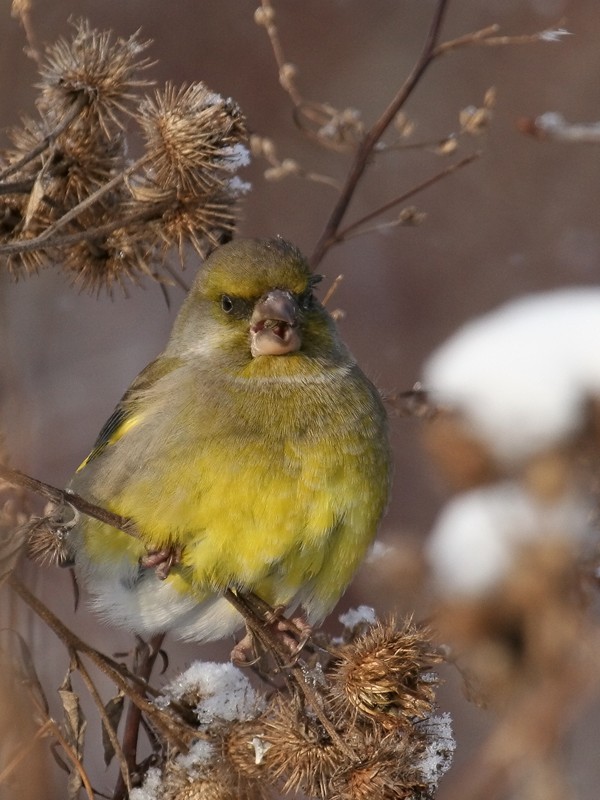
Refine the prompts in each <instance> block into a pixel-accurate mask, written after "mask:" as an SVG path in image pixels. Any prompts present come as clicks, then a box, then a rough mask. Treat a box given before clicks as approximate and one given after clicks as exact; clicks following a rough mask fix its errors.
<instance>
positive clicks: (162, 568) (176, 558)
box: [140, 547, 182, 581]
mask: <svg viewBox="0 0 600 800" xmlns="http://www.w3.org/2000/svg"><path fill="white" fill-rule="evenodd" d="M181 553H182V548H181V547H165V548H163V549H161V550H149V551H148V552H147V553H146V555H145V556H142V557H141V558H140V566H141V567H143V568H144V569H153V570H154V572H155V573H156V577H157V578H159V580H161V581H164V580H165V579H166V578H167V577H168V575H169V573H170V571H171V570H172V569H173V567H174V566H176V565H177V564H179V562H180V561H181Z"/></svg>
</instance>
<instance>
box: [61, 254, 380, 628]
mask: <svg viewBox="0 0 600 800" xmlns="http://www.w3.org/2000/svg"><path fill="white" fill-rule="evenodd" d="M318 280H319V277H318V276H316V275H314V274H312V273H311V271H310V269H309V267H308V265H307V262H306V261H305V259H304V258H303V257H302V255H301V254H300V252H299V251H298V250H297V249H296V248H295V247H294V246H292V245H291V244H289V243H287V242H285V241H284V240H282V239H280V238H276V239H270V240H239V241H234V242H231V243H229V244H226V245H224V246H222V247H220V248H219V249H217V250H216V251H215V252H214V253H213V254H212V255H211V256H210V258H209V259H208V260H207V262H206V264H205V265H204V268H203V269H202V270H201V271H200V272H199V274H198V276H197V278H196V280H195V282H194V285H193V287H192V289H191V290H190V293H189V295H188V296H187V298H186V300H185V301H184V303H183V306H182V308H181V311H180V313H179V315H178V317H177V319H176V321H175V324H174V327H173V332H172V335H171V338H170V340H169V342H168V344H167V347H166V349H165V351H164V352H163V353H162V354H161V355H160V356H159V357H158V358H157V359H156V360H155V361H153V362H152V363H151V364H150V365H149V366H148V367H146V369H144V370H143V371H142V372H141V373H140V375H139V376H138V377H137V378H136V379H135V380H134V382H133V384H132V385H131V386H130V388H129V389H128V391H127V392H126V393H125V395H124V396H123V398H122V399H121V401H120V402H119V404H118V405H117V407H116V409H115V411H114V413H113V414H112V416H111V417H110V419H109V420H108V421H107V423H106V424H105V426H104V428H103V429H102V431H101V432H100V435H99V437H98V440H97V441H96V443H95V445H94V447H93V450H92V452H91V453H90V455H89V456H88V457H87V458H86V460H85V461H84V462H83V464H82V465H81V466H80V467H79V469H78V470H77V472H76V474H75V477H74V478H73V480H72V483H71V489H72V490H73V491H75V492H76V493H78V494H80V495H82V496H83V497H85V498H86V499H88V500H89V501H91V502H93V503H96V504H97V505H100V506H103V507H104V508H107V509H109V510H111V511H113V512H115V513H118V514H121V515H123V516H125V517H129V518H131V519H132V520H134V522H135V525H136V528H137V530H138V531H139V533H140V538H139V539H138V538H134V537H131V536H128V535H127V534H125V533H122V532H120V531H118V530H116V529H114V528H111V527H109V526H107V525H104V524H102V523H100V522H98V521H96V520H94V519H91V518H89V517H81V519H80V521H79V522H78V524H77V525H76V527H75V528H74V529H73V530H72V531H71V533H70V536H69V541H68V548H69V549H70V552H71V555H72V557H73V559H74V562H75V568H76V572H77V574H78V577H79V578H80V580H81V581H82V582H83V583H84V584H85V586H86V587H87V589H88V591H89V593H90V594H91V596H92V600H93V605H94V606H95V608H96V609H97V610H98V611H99V612H100V614H101V615H102V616H103V617H104V618H105V619H106V620H107V621H110V622H111V623H114V624H116V625H119V626H123V627H126V628H128V629H130V630H132V631H135V632H136V633H139V634H141V635H149V634H154V633H159V632H165V631H170V632H172V633H173V634H174V635H175V636H177V637H179V638H183V639H191V640H206V639H217V638H222V637H225V636H227V635H230V634H231V633H233V632H234V631H235V630H236V629H238V628H239V627H240V626H241V625H242V618H241V616H240V615H239V613H238V612H237V611H236V610H235V609H234V608H233V607H232V606H231V605H230V603H229V602H228V601H227V599H226V598H224V597H223V592H224V590H226V589H233V590H234V591H239V592H243V591H246V592H252V593H254V594H256V595H258V596H259V597H260V598H261V599H262V600H264V601H265V602H266V603H269V604H270V605H272V606H276V607H283V608H285V609H287V611H288V612H292V611H294V610H295V609H297V610H298V612H299V613H300V614H302V615H304V618H305V619H306V621H307V623H308V624H310V625H314V624H316V623H319V622H320V621H321V620H322V619H323V618H324V617H325V615H326V614H327V613H328V612H329V611H330V610H331V609H332V608H333V606H334V605H335V603H336V601H337V600H338V598H339V597H340V595H341V594H342V592H343V591H344V589H345V588H346V586H347V585H348V583H349V582H350V580H351V578H352V576H353V575H354V572H355V571H356V569H357V567H358V565H359V564H360V562H361V560H362V558H363V556H364V554H365V551H366V550H367V548H368V546H369V544H370V543H371V541H372V540H373V537H374V536H375V532H376V528H377V525H378V522H379V520H380V518H381V516H382V514H383V511H384V509H385V506H386V503H387V498H388V488H389V473H390V454H389V446H388V438H387V423H386V414H385V411H384V408H383V405H382V402H381V399H380V396H379V394H378V392H377V390H376V389H375V387H374V386H373V384H372V383H371V382H370V381H369V380H368V379H367V378H366V377H365V375H364V374H363V373H362V372H361V370H360V369H359V367H358V366H357V365H356V362H355V361H354V359H353V357H352V356H351V354H350V353H349V352H348V350H347V348H346V347H345V345H344V344H343V343H342V341H341V339H340V337H339V334H338V332H337V330H336V326H335V324H334V322H333V320H332V318H331V316H330V315H329V314H328V313H327V311H326V310H325V309H324V308H323V306H322V305H321V304H320V303H319V301H318V300H317V299H316V298H315V296H314V294H313V289H314V286H315V284H316V283H317V282H318ZM149 553H150V554H154V559H155V560H154V561H153V560H152V559H153V556H152V555H151V556H150V557H149V556H148V554H149ZM157 554H158V555H157ZM161 554H162V555H161ZM169 554H170V555H169ZM173 554H176V556H175V557H174V558H171V556H172V555H173ZM161 559H164V560H167V559H169V564H168V568H167V569H164V570H161V569H160V568H154V567H153V566H152V564H155V565H156V564H160V561H161ZM163 566H164V565H163ZM161 572H163V574H162V575H161Z"/></svg>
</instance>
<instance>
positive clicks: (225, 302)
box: [221, 294, 233, 314]
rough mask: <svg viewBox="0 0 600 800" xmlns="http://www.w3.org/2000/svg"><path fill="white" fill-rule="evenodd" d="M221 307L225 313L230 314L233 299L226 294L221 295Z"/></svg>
mask: <svg viewBox="0 0 600 800" xmlns="http://www.w3.org/2000/svg"><path fill="white" fill-rule="evenodd" d="M221 308H222V309H223V311H224V312H225V313H226V314H231V312H232V311H233V300H232V299H231V297H229V295H228V294H224V295H221Z"/></svg>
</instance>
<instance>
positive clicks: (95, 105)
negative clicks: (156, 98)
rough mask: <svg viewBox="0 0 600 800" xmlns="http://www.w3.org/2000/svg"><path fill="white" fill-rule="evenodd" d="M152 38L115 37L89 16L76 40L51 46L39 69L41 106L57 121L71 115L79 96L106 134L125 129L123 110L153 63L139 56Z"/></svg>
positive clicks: (143, 83) (77, 25) (78, 24)
mask: <svg viewBox="0 0 600 800" xmlns="http://www.w3.org/2000/svg"><path fill="white" fill-rule="evenodd" d="M149 44H150V42H143V41H141V40H140V38H139V33H135V34H133V36H130V37H129V38H128V39H120V38H119V39H116V38H115V37H114V35H113V34H112V33H111V32H110V31H97V30H94V29H93V28H91V27H90V24H89V22H87V21H86V20H79V21H78V22H76V23H75V35H74V36H73V38H72V40H71V41H67V40H66V39H64V38H61V39H59V40H58V41H57V42H56V43H55V44H53V45H51V46H50V47H48V48H47V51H46V59H45V61H44V62H43V64H42V66H41V68H40V74H41V77H42V81H41V84H40V88H41V90H42V98H41V107H42V109H43V110H44V111H45V112H46V113H47V114H49V115H50V116H51V118H52V119H54V120H57V119H60V118H61V117H62V116H63V115H64V114H65V113H68V112H69V111H70V109H71V107H72V104H73V102H75V101H77V100H79V102H81V103H82V105H83V109H82V110H83V112H84V114H85V115H89V116H92V117H93V118H94V119H95V120H97V122H98V123H99V124H100V126H101V128H102V130H103V131H104V133H105V135H106V136H107V137H110V135H111V132H112V131H113V130H114V129H115V128H122V127H123V126H124V120H123V117H122V115H123V114H124V113H131V112H130V110H129V108H128V106H129V104H130V102H131V100H132V99H133V98H134V93H135V91H136V90H137V89H139V87H140V86H146V85H148V84H149V83H150V81H147V80H141V79H140V77H139V72H140V71H141V70H144V69H146V68H147V67H148V66H150V62H149V60H148V59H147V58H141V57H140V55H141V53H143V51H144V50H145V49H146V48H147V47H148V45H149Z"/></svg>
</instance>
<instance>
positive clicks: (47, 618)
mask: <svg viewBox="0 0 600 800" xmlns="http://www.w3.org/2000/svg"><path fill="white" fill-rule="evenodd" d="M8 582H9V585H10V586H11V588H12V589H13V590H14V591H15V592H16V593H17V594H18V595H19V596H20V597H21V599H22V600H23V601H24V602H25V603H27V605H28V606H29V607H30V608H31V609H32V610H33V611H34V612H35V613H36V614H37V615H38V616H39V617H40V618H41V619H42V620H43V621H44V622H45V623H46V625H48V627H49V628H50V629H51V630H52V631H54V633H55V634H56V635H57V636H58V637H59V639H61V640H62V641H63V642H64V643H65V645H66V646H67V648H68V649H69V650H71V651H75V652H78V653H84V654H85V655H86V656H88V658H89V659H90V660H91V661H92V662H93V663H94V664H95V665H96V667H98V669H99V670H100V671H101V672H103V673H104V674H105V675H106V676H107V677H108V678H110V680H111V681H112V682H113V683H114V684H115V685H116V686H117V687H118V688H119V689H121V690H122V691H123V692H124V693H125V694H126V695H127V696H128V697H129V698H130V699H131V700H132V702H134V703H135V704H136V705H138V706H139V707H140V710H141V711H143V712H144V713H145V714H148V715H149V716H150V717H151V719H152V721H153V724H154V725H155V726H156V727H157V728H158V729H159V730H160V731H161V734H162V735H163V736H164V737H165V739H166V740H167V741H169V742H171V743H172V744H173V745H174V746H175V747H179V748H181V749H183V750H185V749H186V747H187V743H186V740H185V736H184V734H186V733H189V734H191V735H197V734H196V732H195V731H193V729H191V728H189V729H188V725H187V723H186V722H185V721H184V720H183V719H179V718H178V719H177V720H175V719H173V718H172V717H171V716H170V715H169V714H167V713H165V712H164V711H162V710H161V709H159V708H157V706H155V705H154V704H153V703H151V702H150V701H149V700H147V699H146V697H145V696H144V695H143V694H142V693H141V692H139V691H134V690H133V689H132V687H131V685H130V683H129V682H128V681H127V680H126V679H125V678H123V675H122V672H121V670H119V669H118V668H116V665H115V664H114V662H113V660H112V659H110V658H108V656H105V655H104V654H103V653H100V652H99V651H98V650H96V649H94V648H93V647H90V646H89V645H88V644H86V643H85V642H84V641H83V640H82V639H80V638H79V637H78V636H77V635H76V634H74V633H73V632H72V631H71V630H69V628H67V626H66V625H65V624H64V623H63V622H61V621H60V620H59V619H58V617H57V616H55V615H54V614H53V613H52V611H50V609H49V608H48V607H47V606H46V605H44V603H42V602H41V600H39V599H38V598H37V597H35V595H33V594H32V593H31V592H30V591H29V589H28V588H27V587H26V586H25V585H24V584H23V583H22V582H21V581H20V580H19V579H18V578H17V577H16V576H15V575H14V574H13V575H11V577H10V578H9V581H8ZM142 683H144V682H142Z"/></svg>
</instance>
